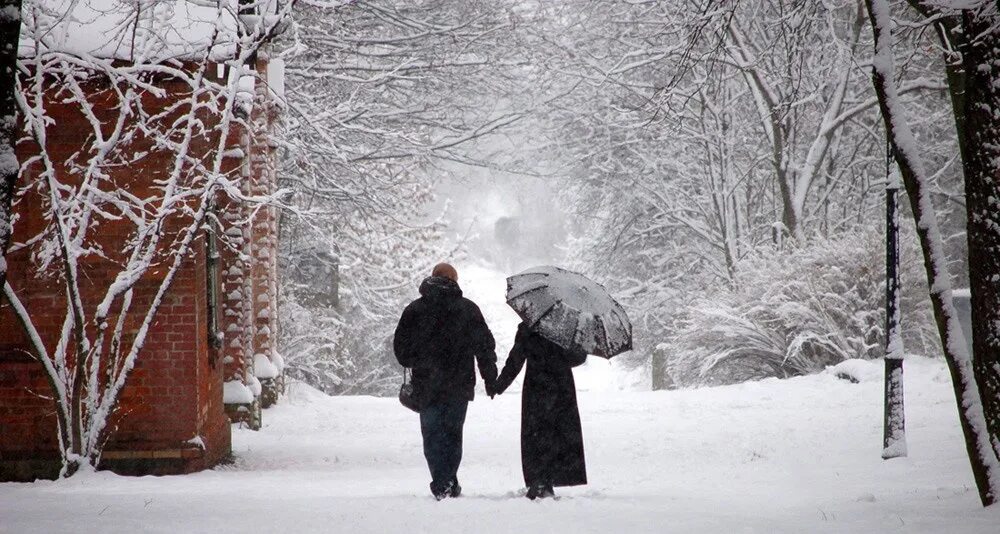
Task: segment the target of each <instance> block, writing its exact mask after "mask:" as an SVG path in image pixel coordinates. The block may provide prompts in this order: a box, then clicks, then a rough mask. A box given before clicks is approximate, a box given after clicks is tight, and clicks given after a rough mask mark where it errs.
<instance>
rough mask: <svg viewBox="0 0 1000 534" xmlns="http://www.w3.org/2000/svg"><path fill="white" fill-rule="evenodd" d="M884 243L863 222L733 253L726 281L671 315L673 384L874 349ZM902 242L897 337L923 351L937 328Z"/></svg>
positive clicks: (766, 373)
mask: <svg viewBox="0 0 1000 534" xmlns="http://www.w3.org/2000/svg"><path fill="white" fill-rule="evenodd" d="M908 237H912V236H908ZM883 246H884V245H883V236H882V235H880V233H878V232H876V231H862V232H856V233H849V234H845V235H843V236H841V237H837V238H832V239H820V238H817V239H815V240H814V241H812V242H811V243H810V244H809V245H807V246H804V247H801V248H797V249H792V250H789V251H783V252H776V251H767V252H764V253H759V254H757V255H754V256H750V257H748V258H745V259H744V260H742V261H740V262H739V264H738V266H737V272H738V276H737V283H736V284H735V286H734V288H732V289H722V290H720V291H717V292H716V293H714V294H709V295H706V296H704V297H703V298H700V299H697V300H695V302H694V304H693V305H692V306H691V307H690V308H689V309H687V310H686V311H685V312H684V313H683V314H682V315H681V318H680V319H679V320H678V321H677V324H678V330H677V333H676V334H675V335H674V336H673V338H672V343H670V344H669V345H670V352H669V353H668V354H669V356H668V363H667V366H668V370H669V372H670V374H671V375H672V378H673V379H674V380H675V381H677V382H679V383H680V384H681V385H700V384H711V383H732V382H739V381H743V380H750V379H757V378H764V377H780V378H784V377H789V376H797V375H803V374H809V373H815V372H819V371H822V370H823V369H824V368H826V367H827V366H831V365H836V364H838V363H840V362H843V361H845V360H851V359H861V360H868V359H872V358H878V357H881V356H882V352H883V347H882V345H883V323H884V298H885V297H884V294H885V293H884V291H885V286H884V283H885V282H884V279H885V274H884V273H885V269H884V253H883ZM902 246H903V248H904V250H903V257H904V261H903V265H902V267H901V268H902V276H903V302H902V309H903V329H904V344H905V346H906V349H907V351H908V352H918V353H919V352H923V353H924V354H931V353H934V352H936V350H935V347H934V340H935V338H936V336H934V334H933V333H934V330H933V318H932V316H931V312H930V309H929V303H928V300H927V292H926V286H925V284H924V283H923V282H921V280H922V277H921V276H920V274H921V273H920V272H919V268H920V262H919V261H914V260H915V259H916V258H919V252H918V251H917V249H916V244H915V243H914V240H913V239H912V238H911V239H904V243H903V245H902Z"/></svg>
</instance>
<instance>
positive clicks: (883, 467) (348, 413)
mask: <svg viewBox="0 0 1000 534" xmlns="http://www.w3.org/2000/svg"><path fill="white" fill-rule="evenodd" d="M459 271H460V279H461V281H462V286H463V288H464V289H465V293H466V295H468V296H469V297H470V298H472V299H474V300H476V301H477V302H478V303H479V304H480V306H481V308H482V309H483V313H484V315H485V316H486V318H487V320H488V321H489V323H490V326H491V327H492V328H493V329H494V331H495V333H496V337H497V339H498V353H499V354H500V359H501V360H503V358H504V357H505V355H506V351H507V350H508V349H509V347H510V343H511V341H512V338H513V334H514V329H515V327H516V324H517V322H518V319H517V316H516V315H514V314H513V312H511V311H510V310H509V309H508V308H507V307H506V306H505V305H504V304H503V300H502V299H503V289H504V275H502V274H500V273H498V272H496V271H495V270H493V269H490V268H488V267H482V266H477V265H464V266H463V265H460V266H459ZM880 365H881V364H880V362H853V365H849V366H847V367H850V369H849V370H850V371H851V372H852V374H853V375H855V376H856V377H858V378H859V379H860V380H861V383H859V384H851V383H849V382H847V381H845V380H841V379H837V378H835V377H834V376H833V373H832V372H828V373H826V374H821V375H816V376H810V377H804V378H796V379H792V380H784V381H779V380H766V381H762V382H755V383H747V384H741V385H737V386H728V387H719V388H706V389H698V390H683V391H671V392H642V391H619V390H618V389H619V388H620V384H622V383H624V382H622V381H621V377H620V376H616V370H615V369H614V367H613V366H610V365H609V364H608V363H607V362H605V361H603V360H600V359H597V360H595V361H592V362H588V363H587V364H585V365H584V366H581V367H580V368H577V369H576V370H575V371H576V376H577V385H578V389H580V390H581V391H580V394H579V399H580V412H581V417H582V420H583V429H584V439H585V441H586V454H587V467H588V473H589V477H590V484H589V485H588V486H583V487H577V488H559V489H557V492H558V493H559V494H560V496H561V497H560V499H559V500H558V501H552V500H547V501H540V502H531V501H528V500H527V499H525V498H523V497H522V496H521V495H522V494H523V490H522V489H521V484H522V481H521V473H520V457H519V449H518V448H519V442H518V439H519V438H518V428H519V419H518V418H519V410H520V397H519V395H518V393H517V391H516V390H517V388H516V387H515V388H512V390H513V391H511V392H508V393H507V394H506V395H504V396H502V397H498V398H497V399H495V400H492V401H491V400H489V399H488V398H485V397H479V398H478V399H477V400H476V401H475V402H473V403H472V404H471V405H470V410H469V415H468V423H467V425H466V431H465V457H464V460H463V463H462V468H461V470H460V472H459V478H460V480H461V482H462V485H463V487H464V489H465V493H464V495H463V496H462V497H461V498H459V499H455V500H446V501H443V502H436V501H435V500H434V499H433V498H432V497H431V496H430V494H429V492H428V489H427V483H428V475H427V469H426V466H425V464H424V459H423V456H422V451H421V445H420V430H419V425H418V421H417V417H416V416H415V415H414V414H412V413H410V412H409V411H407V410H405V409H404V408H402V407H401V406H399V404H398V403H397V402H396V400H395V399H378V398H371V397H327V396H325V395H323V394H321V393H319V392H317V391H315V390H313V389H311V388H309V387H308V386H305V385H303V384H293V385H291V387H290V388H289V395H288V397H287V398H285V399H283V400H282V402H281V404H280V405H278V406H276V407H274V408H272V409H270V410H267V411H266V412H265V414H264V421H265V423H264V428H263V430H261V431H260V432H253V431H249V430H243V429H234V435H233V439H234V453H235V456H236V461H235V463H234V464H233V465H230V466H226V467H221V468H218V469H215V470H213V471H208V472H203V473H197V474H193V475H187V476H174V477H159V478H157V477H143V478H126V477H119V476H115V475H112V474H108V473H97V474H87V475H82V476H77V477H74V478H72V479H70V480H67V481H61V482H47V481H45V482H37V483H33V484H0V532H3V533H7V532H11V533H14V532H16V533H30V532H38V533H57V532H102V533H103V532H108V533H110V532H122V533H131V532H169V533H177V532H180V533H188V532H211V533H228V532H234V533H240V534H245V533H252V532H296V533H298V532H324V533H350V534H363V533H379V534H381V533H397V532H399V533H407V534H417V533H424V532H426V533H430V534H441V533H447V532H461V533H469V532H474V533H476V534H493V533H505V532H518V533H540V532H566V533H571V534H583V533H588V532H595V533H611V532H628V533H630V534H631V533H639V532H657V533H663V532H724V533H727V534H729V533H733V532H852V533H854V532H934V533H938V532H949V533H951V534H958V533H965V532H982V533H996V532H1000V526H998V525H1000V508H998V509H995V510H984V509H982V508H981V507H980V504H979V499H978V497H977V495H976V492H975V488H974V483H973V480H972V474H971V471H970V469H969V466H968V461H967V460H966V458H965V449H964V446H963V442H962V437H961V431H960V429H959V426H958V417H957V415H956V410H955V404H954V398H953V396H952V393H951V386H950V383H949V378H948V373H947V370H946V368H945V366H944V365H943V363H941V362H935V361H930V360H925V359H919V358H918V359H912V360H909V361H908V362H907V364H906V377H905V379H906V395H907V397H906V402H907V405H906V408H907V424H908V427H907V430H908V433H909V450H910V457H909V458H904V459H896V460H892V461H888V462H886V461H883V460H881V458H880V453H881V440H882V383H881V370H880Z"/></svg>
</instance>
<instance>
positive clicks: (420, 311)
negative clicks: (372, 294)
mask: <svg viewBox="0 0 1000 534" xmlns="http://www.w3.org/2000/svg"><path fill="white" fill-rule="evenodd" d="M495 348H496V343H495V342H494V340H493V334H492V333H491V332H490V329H489V327H487V326H486V321H485V320H484V319H483V314H482V313H481V312H480V311H479V307H478V306H476V304H475V303H474V302H472V301H471V300H469V299H467V298H465V297H463V296H462V290H461V289H460V288H459V287H458V284H457V283H456V282H453V281H452V280H450V279H448V278H444V277H439V276H432V277H430V278H427V279H425V280H424V281H423V283H421V284H420V298H418V299H417V300H415V301H413V302H411V303H410V305H409V306H407V307H406V309H405V310H403V316H402V317H400V319H399V325H397V326H396V334H395V337H394V339H393V350H394V351H395V353H396V359H397V360H398V361H399V364H400V365H402V366H403V367H410V368H412V369H413V389H414V391H415V394H416V397H417V400H418V403H419V404H420V405H422V406H428V405H430V404H434V403H437V402H442V401H449V400H472V399H473V397H475V388H476V374H475V369H474V368H473V363H472V361H473V359H475V360H477V361H478V363H479V374H481V375H482V377H483V381H484V382H485V383H486V388H487V391H488V392H492V391H493V384H494V382H495V381H496V377H497V363H496V362H497V356H496V352H495Z"/></svg>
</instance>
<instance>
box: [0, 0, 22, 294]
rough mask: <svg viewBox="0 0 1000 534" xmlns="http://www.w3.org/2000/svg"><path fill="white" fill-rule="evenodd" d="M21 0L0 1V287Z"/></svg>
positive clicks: (13, 174) (7, 229)
mask: <svg viewBox="0 0 1000 534" xmlns="http://www.w3.org/2000/svg"><path fill="white" fill-rule="evenodd" d="M20 34H21V0H0V36H2V37H0V39H2V41H0V287H3V285H4V283H6V281H7V260H6V255H7V249H8V247H9V246H10V238H11V234H12V231H13V230H12V228H11V218H12V216H13V213H12V212H11V206H12V204H13V201H14V184H15V183H16V182H17V175H18V172H19V170H20V165H19V164H18V162H17V154H16V153H15V148H16V145H17V100H16V97H15V94H16V92H17V47H18V41H19V36H20Z"/></svg>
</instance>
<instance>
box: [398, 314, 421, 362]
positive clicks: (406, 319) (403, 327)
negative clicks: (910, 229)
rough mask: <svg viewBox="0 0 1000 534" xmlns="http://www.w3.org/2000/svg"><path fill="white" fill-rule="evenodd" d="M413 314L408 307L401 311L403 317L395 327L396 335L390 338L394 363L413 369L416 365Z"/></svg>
mask: <svg viewBox="0 0 1000 534" xmlns="http://www.w3.org/2000/svg"><path fill="white" fill-rule="evenodd" d="M415 326H416V325H415V320H414V313H413V309H412V308H410V306H407V307H406V309H404V310H403V315H402V316H401V317H400V318H399V324H397V325H396V333H395V334H394V335H393V337H392V350H393V352H394V353H395V354H396V361H398V362H399V365H402V366H403V367H413V366H414V365H415V364H416V363H417V351H416V340H415V339H414V334H415V332H414V327H415Z"/></svg>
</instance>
